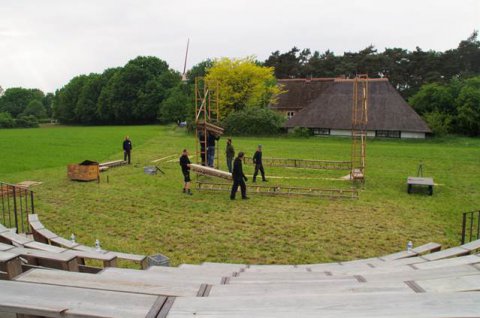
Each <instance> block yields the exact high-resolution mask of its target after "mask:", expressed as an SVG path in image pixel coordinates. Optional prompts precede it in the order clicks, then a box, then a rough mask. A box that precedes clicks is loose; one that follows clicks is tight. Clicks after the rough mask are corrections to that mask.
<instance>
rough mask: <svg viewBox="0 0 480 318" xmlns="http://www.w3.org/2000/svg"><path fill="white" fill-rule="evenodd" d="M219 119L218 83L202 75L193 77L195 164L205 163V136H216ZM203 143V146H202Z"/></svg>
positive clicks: (218, 132)
mask: <svg viewBox="0 0 480 318" xmlns="http://www.w3.org/2000/svg"><path fill="white" fill-rule="evenodd" d="M219 120H220V112H219V84H218V82H217V81H215V82H209V81H206V80H205V79H204V78H202V77H196V78H195V153H196V162H197V164H204V165H206V163H207V148H208V147H207V138H208V134H209V133H211V134H213V135H215V136H217V137H219V136H221V135H222V134H223V128H222V127H219V126H217V125H215V124H216V123H218V122H219ZM202 144H203V147H202ZM218 154H219V147H218V143H216V145H215V168H217V169H218V167H219V158H218Z"/></svg>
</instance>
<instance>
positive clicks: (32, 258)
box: [0, 244, 79, 272]
mask: <svg viewBox="0 0 480 318" xmlns="http://www.w3.org/2000/svg"><path fill="white" fill-rule="evenodd" d="M6 246H9V245H6V244H1V247H0V250H4V251H5V252H8V253H11V254H14V255H17V256H21V257H22V258H24V259H26V260H27V261H28V263H29V264H30V265H37V266H43V267H49V268H55V269H60V270H66V271H75V272H77V271H78V263H79V262H78V259H77V257H76V256H75V255H68V254H63V253H60V254H59V253H51V252H45V251H41V250H35V249H30V248H23V247H15V246H11V245H10V246H11V248H9V249H6V248H5V247H6Z"/></svg>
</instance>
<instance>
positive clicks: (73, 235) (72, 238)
mask: <svg viewBox="0 0 480 318" xmlns="http://www.w3.org/2000/svg"><path fill="white" fill-rule="evenodd" d="M75 239H76V237H75V234H73V233H72V236H70V241H72V243H74V244H75V243H76V242H75Z"/></svg>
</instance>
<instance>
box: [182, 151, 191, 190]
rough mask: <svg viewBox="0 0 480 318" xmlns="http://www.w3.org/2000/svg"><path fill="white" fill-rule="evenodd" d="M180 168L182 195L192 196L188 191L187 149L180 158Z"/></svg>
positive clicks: (188, 160) (188, 162) (188, 167)
mask: <svg viewBox="0 0 480 318" xmlns="http://www.w3.org/2000/svg"><path fill="white" fill-rule="evenodd" d="M180 166H181V167H182V173H183V181H184V182H185V184H184V185H183V193H185V194H188V195H192V192H191V191H190V181H191V180H190V159H188V151H187V149H183V152H182V156H181V157H180Z"/></svg>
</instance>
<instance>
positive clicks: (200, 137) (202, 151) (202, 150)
mask: <svg viewBox="0 0 480 318" xmlns="http://www.w3.org/2000/svg"><path fill="white" fill-rule="evenodd" d="M198 141H199V142H200V157H201V159H202V166H205V164H206V158H207V152H206V148H207V147H206V145H205V135H204V134H203V132H202V131H199V132H198Z"/></svg>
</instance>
